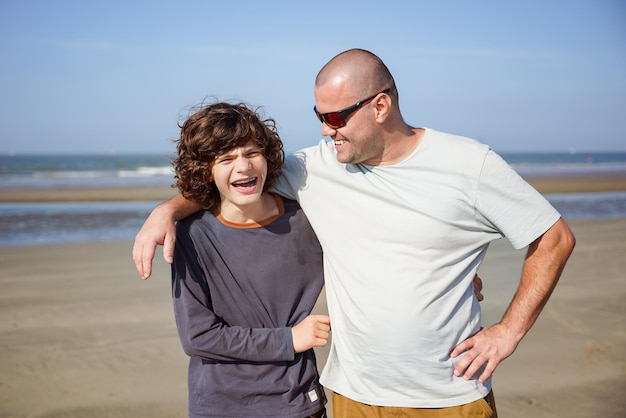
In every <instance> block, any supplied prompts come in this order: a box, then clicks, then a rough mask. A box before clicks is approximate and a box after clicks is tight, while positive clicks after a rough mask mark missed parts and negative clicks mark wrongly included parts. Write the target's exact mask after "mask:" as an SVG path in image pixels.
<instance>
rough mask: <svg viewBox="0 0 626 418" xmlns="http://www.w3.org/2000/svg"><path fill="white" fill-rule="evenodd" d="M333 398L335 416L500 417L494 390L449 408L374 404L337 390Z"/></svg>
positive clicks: (375, 417)
mask: <svg viewBox="0 0 626 418" xmlns="http://www.w3.org/2000/svg"><path fill="white" fill-rule="evenodd" d="M332 398H333V416H334V417H335V418H467V417H475V418H498V412H497V411H496V401H495V399H494V397H493V391H491V392H489V394H488V395H487V396H485V397H484V398H482V399H479V400H477V401H474V402H470V403H468V404H465V405H459V406H451V407H448V408H400V407H394V406H374V405H367V404H363V403H360V402H356V401H353V400H352V399H348V398H346V397H345V396H342V395H340V394H338V393H335V392H333V395H332Z"/></svg>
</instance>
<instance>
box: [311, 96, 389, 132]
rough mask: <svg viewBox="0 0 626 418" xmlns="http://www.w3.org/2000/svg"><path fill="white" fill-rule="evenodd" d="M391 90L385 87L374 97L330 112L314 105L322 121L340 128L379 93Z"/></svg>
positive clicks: (332, 127)
mask: <svg viewBox="0 0 626 418" xmlns="http://www.w3.org/2000/svg"><path fill="white" fill-rule="evenodd" d="M390 91H391V88H388V89H385V90H383V91H381V92H379V93H376V94H375V95H373V96H372V97H368V98H367V99H365V100H361V101H360V102H358V103H356V104H353V105H352V106H349V107H346V108H345V109H342V110H338V111H337V112H328V113H319V112H318V111H317V108H316V107H315V106H314V107H313V111H314V112H315V114H316V115H317V118H318V119H319V120H320V122H322V123H325V124H326V125H328V127H329V128H331V129H339V128H343V127H344V126H346V119H347V118H348V116H350V115H351V114H353V113H354V112H356V111H357V110H359V109H360V108H362V107H363V106H365V105H366V104H368V103H369V102H371V101H372V100H374V99H375V98H376V96H378V95H379V94H383V93H385V94H388V93H389V92H390Z"/></svg>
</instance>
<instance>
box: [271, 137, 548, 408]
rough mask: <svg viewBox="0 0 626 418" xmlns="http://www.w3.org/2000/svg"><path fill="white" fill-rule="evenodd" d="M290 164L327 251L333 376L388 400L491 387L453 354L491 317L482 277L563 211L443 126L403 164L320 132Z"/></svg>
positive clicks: (343, 385)
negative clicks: (364, 157) (478, 290)
mask: <svg viewBox="0 0 626 418" xmlns="http://www.w3.org/2000/svg"><path fill="white" fill-rule="evenodd" d="M283 173H284V175H283V176H282V178H281V180H280V181H279V183H278V184H277V185H276V186H275V189H276V190H277V191H278V192H279V193H281V194H284V195H285V196H287V197H290V198H293V199H296V200H297V201H298V202H299V203H300V205H301V206H302V208H303V210H304V212H305V214H306V215H307V217H308V218H309V221H310V223H311V225H312V226H313V229H314V230H315V233H316V234H317V236H318V238H319V240H320V243H321V245H322V249H323V251H324V264H325V266H324V273H325V280H326V296H327V301H328V309H329V314H330V317H331V324H332V331H333V338H332V344H331V347H330V354H329V358H328V361H327V363H326V367H325V368H324V370H323V373H322V379H321V381H322V383H323V384H324V385H325V386H326V387H327V388H329V389H330V390H333V391H335V392H337V393H340V394H342V395H344V396H346V397H348V398H351V399H353V400H356V401H359V402H362V403H367V404H372V405H381V406H399V407H422V408H435V407H446V406H455V405H461V404H465V403H469V402H472V401H475V400H476V399H479V398H481V397H484V396H485V395H487V394H488V392H489V390H490V386H491V382H490V381H488V382H486V383H484V384H482V383H480V382H478V379H477V378H478V375H476V376H475V378H474V379H471V380H468V381H466V380H464V379H463V378H461V377H455V376H454V375H453V369H454V365H455V364H456V362H458V360H459V358H457V359H451V358H450V356H449V353H450V351H452V349H453V348H454V347H455V346H457V345H458V344H459V343H460V342H461V341H463V340H465V339H466V338H468V337H470V336H472V335H473V334H475V333H476V332H478V331H479V330H480V327H481V313H480V306H479V304H478V301H477V299H476V297H475V296H474V292H473V285H472V279H473V277H474V274H475V273H476V272H477V270H478V267H479V265H480V263H481V261H482V259H483V257H484V256H485V253H486V251H487V247H488V244H489V243H490V242H491V241H493V240H496V239H499V238H501V237H503V236H505V237H507V238H508V239H509V240H510V242H511V243H512V245H513V247H515V248H518V249H519V248H522V247H524V246H526V245H528V244H530V243H531V242H533V241H534V240H535V239H536V238H538V237H539V236H540V235H542V234H543V233H544V232H545V231H546V230H548V229H549V228H550V227H551V226H552V225H553V224H554V223H555V222H556V221H557V220H558V219H559V217H560V215H559V213H558V212H557V211H556V210H555V209H554V208H553V207H552V206H551V205H550V204H549V203H548V202H547V201H546V200H545V199H544V198H543V197H542V196H541V195H540V194H539V193H538V192H537V191H536V190H535V189H533V188H532V187H531V186H530V185H528V184H527V183H526V182H525V181H524V180H522V179H521V178H520V177H519V176H518V175H517V173H515V171H514V170H513V169H512V168H511V167H510V166H509V165H508V164H506V162H504V160H503V159H502V158H501V157H499V156H498V155H497V154H496V153H494V152H493V151H491V150H490V149H489V147H488V146H486V145H483V144H480V143H478V142H476V141H474V140H471V139H468V138H464V137H459V136H453V135H449V134H445V133H441V132H437V131H434V130H432V129H426V130H425V134H424V136H423V138H422V140H421V142H420V144H419V146H418V147H417V148H416V150H415V151H414V152H413V153H412V154H411V155H410V156H409V157H408V158H407V159H406V160H404V161H402V162H400V163H398V164H394V165H390V166H369V165H366V164H356V165H354V164H343V163H340V162H338V161H337V159H336V151H335V149H334V145H333V142H332V141H328V142H326V141H321V142H320V143H319V144H318V145H317V146H315V147H310V148H306V149H304V150H302V151H299V152H297V153H296V154H295V155H294V156H291V157H289V158H288V159H287V161H286V165H285V168H284V171H283Z"/></svg>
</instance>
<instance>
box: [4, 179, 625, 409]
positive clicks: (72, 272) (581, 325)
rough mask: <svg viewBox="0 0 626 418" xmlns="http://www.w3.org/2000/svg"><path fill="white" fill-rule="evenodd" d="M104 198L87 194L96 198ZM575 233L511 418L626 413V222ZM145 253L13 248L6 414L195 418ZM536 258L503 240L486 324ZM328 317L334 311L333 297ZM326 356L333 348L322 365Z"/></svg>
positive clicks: (501, 381)
mask: <svg viewBox="0 0 626 418" xmlns="http://www.w3.org/2000/svg"><path fill="white" fill-rule="evenodd" d="M618 183H619V181H618ZM561 186H562V185H561ZM581 187H582V186H581ZM596 187H597V182H596ZM592 188H593V187H592ZM579 189H580V188H579ZM594 190H595V189H594ZM612 190H623V189H621V188H619V187H617V188H612ZM50 192H51V193H52V191H50ZM171 192H172V191H171V190H165V191H163V190H161V191H160V192H159V193H165V194H167V193H171ZM544 192H547V191H546V189H544ZM64 193H65V192H63V191H56V199H63V198H67V200H72V196H75V195H74V194H73V193H77V192H69V195H67V194H64ZM100 193H101V191H83V195H84V196H86V195H91V196H92V197H91V198H92V199H93V198H94V197H97V196H98V195H99V194H100ZM111 193H112V195H115V193H114V192H111ZM124 193H129V195H134V194H133V193H130V192H128V191H126V192H124ZM2 196H3V194H2V193H0V200H2ZM161 196H163V195H158V196H157V195H150V196H149V198H145V199H149V200H151V199H153V198H154V199H156V200H158V199H160V198H161ZM117 198H120V195H119V194H117ZM22 199H24V196H22ZM26 200H28V199H26ZM5 201H6V200H5ZM570 225H571V227H572V229H573V231H574V233H575V235H576V238H577V247H576V249H575V251H574V254H573V255H572V258H571V261H570V263H569V264H568V266H567V268H566V270H565V272H564V275H563V277H562V279H561V282H560V283H559V285H558V286H557V289H556V291H555V293H554V295H553V297H552V298H551V300H550V302H549V303H548V305H547V306H546V308H545V310H544V312H543V314H542V315H541V317H540V318H539V320H538V322H537V324H536V325H535V327H534V328H533V329H532V330H531V332H530V333H529V334H528V335H527V336H526V338H525V339H524V340H523V341H522V343H521V344H520V346H519V347H518V349H517V351H516V352H515V353H514V354H513V356H512V357H511V358H509V359H507V360H506V361H505V362H504V363H503V364H501V366H500V367H499V368H498V370H497V371H496V375H495V378H494V391H495V394H496V401H497V404H498V410H499V415H500V417H504V418H509V417H510V418H516V417H520V418H521V417H547V418H551V417H555V418H556V417H568V418H575V417H581V418H582V417H599V416H602V417H615V418H617V417H624V416H626V397H625V396H624V393H626V325H625V324H626V305H625V304H624V302H623V300H624V299H625V298H626V276H625V273H624V272H625V271H626V257H624V254H626V218H612V219H592V220H572V221H570ZM131 247H132V242H107V243H87V244H64V245H50V246H24V247H3V248H1V249H0V286H2V289H3V290H2V293H1V294H0V347H1V352H2V355H1V356H0V417H3V418H9V417H14V418H18V417H20V418H21V417H46V418H53V417H68V418H69V417H94V418H101V417H102V418H104V417H120V418H126V417H129V418H130V417H155V418H159V417H163V418H175V417H185V416H186V403H187V402H186V391H187V388H186V373H187V370H186V366H187V358H186V356H185V354H184V353H183V352H182V349H181V348H180V344H179V341H178V336H177V333H176V327H175V323H174V318H173V313H172V307H171V299H170V283H169V282H170V278H169V266H168V265H167V264H166V263H165V262H164V261H163V260H162V259H161V258H160V256H161V252H160V250H159V253H158V258H157V260H156V262H155V271H154V274H153V277H152V278H151V279H149V280H148V281H142V280H141V279H140V278H139V277H138V275H137V273H136V271H135V267H134V264H133V262H132V260H131V255H130V254H131ZM524 254H525V252H524V251H523V250H521V251H515V250H513V249H512V247H511V246H510V244H509V243H508V242H507V241H505V240H501V241H498V242H495V243H494V244H493V245H492V247H491V249H490V251H489V254H488V256H487V259H486V260H485V262H484V264H483V266H482V268H481V271H480V274H481V276H482V278H483V280H484V282H485V289H484V294H485V298H486V300H485V301H484V302H483V310H484V318H485V321H484V322H485V324H490V323H493V322H494V321H497V320H498V319H499V317H500V315H501V314H502V313H503V311H504V308H505V306H506V304H507V303H508V301H509V300H510V298H511V297H512V295H513V289H514V287H515V285H516V280H517V278H518V277H519V271H520V268H521V263H522V260H523V257H524ZM316 311H318V312H325V300H324V297H323V295H322V298H320V301H319V302H318V306H317V308H316ZM325 358H326V352H325V350H324V349H321V350H319V351H318V361H319V366H320V367H323V365H324V362H325Z"/></svg>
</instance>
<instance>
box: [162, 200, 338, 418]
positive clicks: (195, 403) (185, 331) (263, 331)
mask: <svg viewBox="0 0 626 418" xmlns="http://www.w3.org/2000/svg"><path fill="white" fill-rule="evenodd" d="M276 198H277V203H278V204H279V208H280V209H281V214H280V215H279V216H278V217H277V218H275V219H270V220H268V221H267V222H266V223H263V224H261V225H255V226H254V227H249V226H246V227H242V226H241V225H236V224H229V223H228V222H227V221H225V220H223V219H221V218H218V217H216V216H215V215H214V214H213V213H210V212H200V213H198V214H195V215H193V216H191V217H189V218H187V219H185V220H183V221H180V222H179V223H178V224H177V237H176V248H175V254H174V263H173V265H172V292H173V302H174V312H175V316H176V324H177V327H178V332H179V336H180V340H181V343H182V346H183V349H184V351H185V353H187V354H188V355H189V356H190V362H189V377H188V380H189V382H188V384H189V416H190V417H227V416H228V417H245V416H250V417H251V416H255V417H270V416H271V417H294V418H296V417H300V418H302V417H305V416H307V415H310V414H313V413H315V412H317V411H319V410H320V409H321V408H322V407H323V405H324V403H325V401H326V399H325V396H324V392H323V389H322V387H321V385H320V383H319V381H318V378H319V376H318V372H317V366H316V362H315V354H314V352H313V350H312V349H311V350H308V351H306V352H305V353H300V354H295V353H294V349H293V341H292V337H291V327H293V326H294V325H296V324H297V323H299V322H300V321H302V320H303V319H304V318H305V317H306V316H307V315H309V314H310V312H311V310H312V309H313V306H314V305H315V302H316V301H317V298H318V296H319V293H320V291H321V289H322V287H323V267H322V252H321V248H320V245H319V243H318V241H317V238H316V236H315V234H314V232H313V230H312V229H311V227H310V225H309V223H308V221H307V219H306V217H305V216H304V213H303V212H302V210H301V209H300V207H299V206H298V204H297V203H296V202H294V201H290V200H286V199H282V198H279V197H278V196H276Z"/></svg>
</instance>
